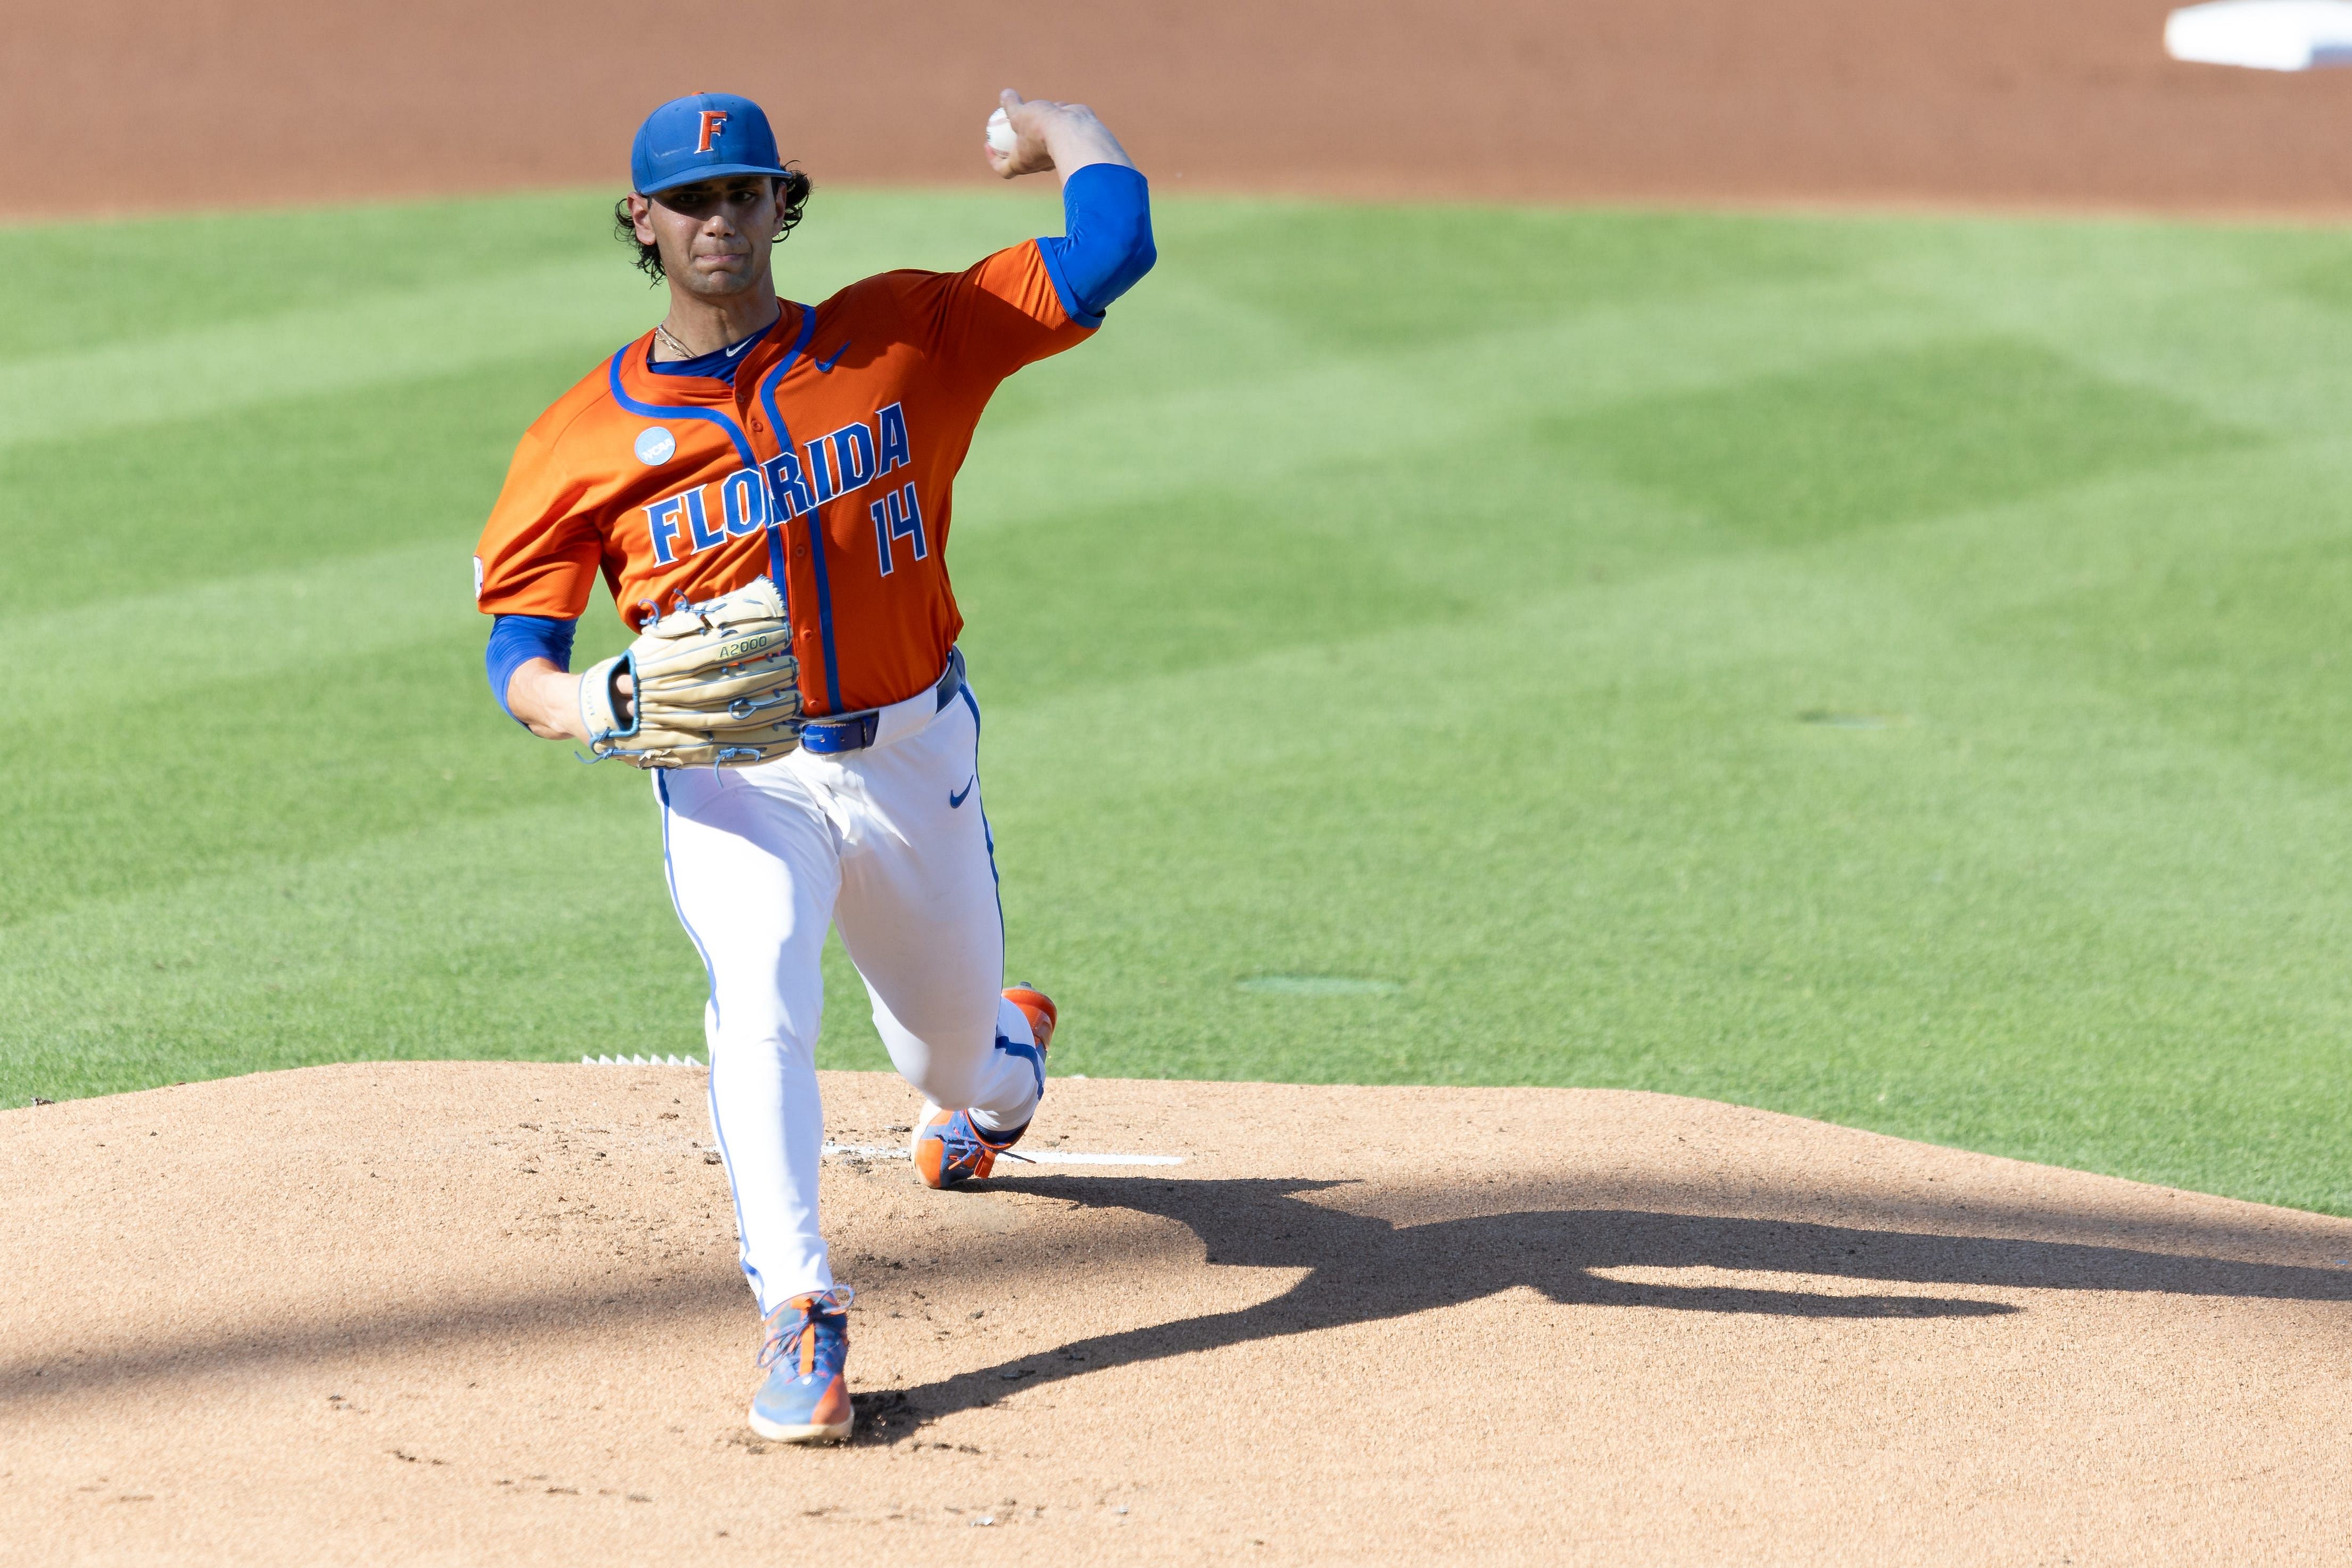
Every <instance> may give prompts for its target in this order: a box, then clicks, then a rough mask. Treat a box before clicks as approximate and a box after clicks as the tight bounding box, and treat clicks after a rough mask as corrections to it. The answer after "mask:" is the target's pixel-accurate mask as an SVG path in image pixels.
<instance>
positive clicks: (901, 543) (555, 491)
mask: <svg viewBox="0 0 2352 1568" xmlns="http://www.w3.org/2000/svg"><path fill="white" fill-rule="evenodd" d="M1098 319H1099V318H1097V320H1098ZM1093 325H1094V322H1093V321H1086V320H1075V319H1072V318H1071V316H1070V315H1069V313H1068V311H1067V310H1066V308H1065V307H1064V305H1063V303H1062V299H1061V297H1060V295H1059V294H1058V293H1057V291H1056V289H1055V285H1054V281H1053V278H1052V277H1051V276H1050V275H1049V273H1048V270H1047V268H1046V267H1045V263H1044V259H1043V257H1042V256H1040V254H1039V252H1038V249H1037V246H1036V245H1035V243H1034V242H1030V243H1024V244H1022V245H1018V246H1013V247H1011V248H1009V249H1006V250H1002V251H999V252H997V253H996V254H995V255H993V256H988V257H987V258H985V259H984V260H982V261H981V262H980V263H979V264H978V265H977V266H974V267H971V268H970V269H968V270H966V271H963V272H960V273H932V272H889V273H883V274H881V275H879V276H878V277H869V278H866V280H864V281H863V282H860V283H856V284H852V285H851V286H850V287H847V288H845V289H843V290H842V291H841V292H840V293H839V294H836V295H835V296H834V297H833V298H830V299H827V300H825V301H824V303H823V304H820V305H816V306H814V307H811V306H805V305H797V304H791V303H787V304H785V305H784V306H783V308H782V314H781V315H780V316H779V317H778V319H777V320H776V322H775V324H774V325H773V326H772V327H770V328H769V329H767V331H766V332H765V333H763V334H762V335H761V336H760V337H759V338H758V339H756V340H753V341H751V342H749V343H747V344H742V345H733V346H730V348H731V350H732V352H731V353H722V354H716V355H705V356H704V357H703V358H702V359H700V360H698V361H692V362H691V370H692V371H694V372H708V373H688V374H678V373H675V371H674V369H673V367H671V366H668V365H664V366H661V367H659V368H658V369H656V368H655V367H652V366H650V365H649V364H648V363H647V356H648V354H649V352H650V350H651V349H652V346H653V341H654V339H653V334H651V333H650V332H649V333H647V334H646V336H645V337H643V338H640V339H638V340H636V341H635V342H633V343H631V344H629V345H628V346H627V347H625V348H624V349H622V350H620V351H619V352H618V353H616V354H614V356H613V357H612V359H611V360H609V361H606V362H605V363H604V365H602V366H599V367H598V368H597V370H596V371H594V372H593V373H592V374H590V375H589V376H587V377H586V378H584V379H583V381H582V382H580V384H579V385H577V386H576V387H574V388H572V391H571V392H568V393H566V394H565V395H564V396H563V397H562V399H560V400H559V401H558V402H556V403H555V405H554V406H553V407H551V408H550V409H549V410H548V411H547V413H545V414H543V415H541V418H540V419H539V421H538V422H537V423H534V424H533V425H532V426H531V427H530V431H529V432H528V433H527V434H525V435H524V437H523V439H522V442H521V444H520V446H519V447H518V448H517V449H516V452H515V457H514V463H513V465H512V467H511V468H510V469H509V472H508V475H507V482H506V486H505V488H504V490H503V491H502V492H501V493H500V494H499V501H498V505H497V507H496V508H495V509H494V510H493V511H492V512H491V514H490V519H489V523H488V527H487V528H485V530H484V532H483V536H482V543H481V548H480V553H479V556H478V561H477V567H476V570H477V572H478V579H479V580H478V592H477V599H478V601H479V604H480V607H481V608H482V609H483V610H484V611H486V612H491V613H494V614H501V615H539V616H552V617H558V618H562V619H575V618H577V617H578V616H579V615H580V614H581V613H582V612H583V611H584V610H586V608H587V606H588V598H589V594H590V591H591V590H592V589H593V585H594V581H595V579H596V577H597V575H598V574H599V573H600V572H601V573H602V574H603V576H604V580H605V582H606V584H607V585H608V586H609V587H610V588H611V590H612V592H613V598H614V602H615V603H616V604H617V605H619V606H620V609H621V614H622V616H623V618H624V619H625V620H626V621H627V622H629V623H630V625H631V626H632V628H636V627H640V626H642V625H643V624H644V623H645V622H646V621H647V620H649V619H651V618H652V617H653V616H654V615H655V614H656V613H658V612H660V611H662V610H667V609H668V608H670V607H671V606H673V605H675V604H676V603H677V601H678V600H679V598H680V597H681V596H683V597H685V598H688V599H697V600H699V599H708V598H709V597H711V596H712V595H714V594H718V593H722V592H725V591H729V590H730V589H735V588H740V587H741V586H742V585H743V584H745V583H747V582H749V581H751V580H752V579H753V578H756V577H758V576H760V575H761V574H762V573H767V574H769V575H772V577H773V578H774V579H775V580H776V581H777V582H779V583H780V584H782V586H783V589H784V594H785V599H786V602H787V603H788V605H789V606H790V609H791V613H792V621H793V635H794V639H795V643H796V644H797V646H796V648H795V652H796V653H798V654H799V656H800V661H801V686H802V692H803V698H804V700H805V703H806V706H807V709H808V711H809V712H810V713H811V714H812V715H816V714H826V713H844V712H852V711H856V710H857V709H861V708H869V707H879V706H885V705H887V704H889V703H894V702H898V701H900V700H902V699H904V698H906V697H907V696H908V695H912V694H913V693H916V692H919V691H920V690H922V689H923V688H924V687H925V686H927V685H929V684H931V683H932V682H933V681H935V680H937V679H938V677H939V674H940V670H941V669H942V668H944V667H945V665H946V664H947V659H948V653H949V651H950V648H951V647H952V646H953V645H954V643H955V639H956V635H957V633H958V632H960V631H961V629H962V624H963V622H962V618H961V615H960V614H959V613H958V612H957V610H956V603H955V595H954V593H953V591H951V590H950V586H949V583H948V575H947V570H946V566H945V562H944V560H943V559H942V558H943V552H944V549H945V547H946V544H947V538H948V529H949V526H950V518H951V517H952V512H953V504H954V496H953V489H954V483H955V475H956V471H957V469H958V468H959V467H960V466H961V465H962V463H963V458H964V454H965V452H966V451H967V450H968V449H969V447H970V445H971V434H972V431H973V428H974V427H975V426H976V425H977V424H978V423H979V421H980V415H981V411H982V409H983V408H984V407H985V406H986V405H987V402H988V399H989V396H990V394H991V393H992V392H994V391H995V390H996V387H997V385H998V383H999V382H1002V381H1003V379H1004V378H1005V377H1006V376H1009V375H1011V374H1012V373H1013V371H1016V370H1018V369H1020V368H1021V367H1022V366H1023V365H1025V364H1028V363H1031V362H1032V361H1036V360H1040V359H1043V358H1045V356H1047V355H1049V354H1053V353H1056V352H1059V351H1060V350H1063V349H1066V348H1068V347H1069V346H1070V345H1072V344H1073V343H1076V342H1077V341H1079V340H1081V339H1083V338H1084V337H1085V336H1086V335H1087V332H1089V331H1090V330H1091V329H1092V327H1093Z"/></svg>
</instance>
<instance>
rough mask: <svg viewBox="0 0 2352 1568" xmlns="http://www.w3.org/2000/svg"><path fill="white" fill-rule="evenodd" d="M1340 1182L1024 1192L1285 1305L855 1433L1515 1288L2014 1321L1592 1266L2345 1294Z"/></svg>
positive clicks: (2202, 1267) (2202, 1261) (2089, 1259)
mask: <svg viewBox="0 0 2352 1568" xmlns="http://www.w3.org/2000/svg"><path fill="white" fill-rule="evenodd" d="M1347 1185H1349V1184H1346V1183H1340V1182H1324V1181H1281V1180H1271V1179H1263V1178H1252V1179H1237V1180H1226V1181H1202V1180H1186V1181H1171V1180H1165V1179H1160V1178H1155V1177H1150V1176H1034V1177H1027V1178H1025V1179H1024V1180H1022V1181H1021V1183H1020V1189H1021V1190H1022V1191H1023V1192H1025V1193H1034V1194H1039V1195H1042V1196H1045V1197H1055V1198H1060V1199H1064V1200H1066V1201H1067V1202H1070V1203H1074V1204H1077V1205H1079V1206H1081V1207H1087V1208H1128V1209H1134V1210H1137V1211H1139V1212H1141V1213H1144V1214H1151V1215H1157V1216H1160V1217H1161V1218H1168V1219H1172V1220H1175V1221H1177V1222H1178V1223H1179V1224H1181V1225H1183V1226H1186V1227H1188V1228H1190V1229H1191V1230H1192V1232H1193V1233H1194V1234H1195V1235H1196V1236H1198V1237H1199V1238H1200V1239H1201V1240H1202V1243H1203V1244H1204V1245H1205V1247H1206V1249H1207V1253H1208V1261H1209V1262H1211V1263H1213V1264H1228V1265H1233V1266H1235V1267H1241V1268H1257V1269H1306V1270H1308V1272H1307V1275H1306V1277H1305V1278H1303V1279H1301V1280H1300V1281H1298V1282H1297V1284H1295V1285H1293V1286H1292V1287H1291V1288H1290V1289H1289V1290H1287V1291H1284V1292H1283V1293H1282V1294H1281V1295H1278V1296H1276V1297H1274V1298H1272V1299H1271V1300H1268V1301H1261V1302H1259V1303H1258V1304H1256V1305H1255V1306H1251V1307H1244V1308H1243V1309H1241V1310H1239V1311H1236V1312H1213V1313H1210V1314H1207V1315H1205V1316H1202V1317H1197V1318H1185V1319H1181V1320H1179V1321H1177V1322H1169V1323H1160V1324H1155V1325H1153V1326H1152V1327H1150V1328H1140V1329H1131V1330H1129V1331H1127V1332H1125V1333H1114V1334H1104V1335H1100V1336H1098V1337H1096V1338H1092V1339H1084V1340H1077V1341H1074V1342H1072V1343H1068V1344H1065V1345H1062V1346H1060V1347H1059V1348H1057V1349H1054V1350H1049V1351H1044V1352H1040V1353H1037V1354H1031V1355H1024V1356H1019V1357H1016V1358H1014V1359H1013V1360H1011V1361H1006V1362H1002V1363H1000V1364H996V1365H994V1366H987V1367H982V1368H979V1369H978V1370H976V1371H972V1372H967V1373H963V1374H961V1375H957V1376H954V1377H949V1378H944V1379H941V1380H940V1381H939V1382H936V1383H928V1384H923V1385H919V1386H916V1387H912V1388H908V1389H904V1390H899V1391H895V1392H888V1393H880V1394H873V1395H861V1396H858V1404H859V1406H860V1411H861V1416H862V1417H863V1418H862V1419H861V1421H860V1425H859V1436H858V1440H859V1441H862V1442H881V1443H893V1442H898V1441H899V1440H901V1439H903V1438H905V1437H908V1436H910V1435H912V1434H913V1433H914V1432H915V1431H916V1430H917V1429H919V1427H921V1426H922V1425H923V1424H924V1423H925V1422H927V1421H929V1420H931V1419H934V1418H936V1417H938V1416H944V1415H949V1414H951V1413H953V1412H955V1411H959V1410H967V1409H971V1408H972V1407H974V1406H984V1405H988V1404H992V1403H993V1402H994V1401H995V1400H996V1399H998V1398H1000V1397H1002V1396H1005V1395H1007V1394H1010V1393H1013V1391H1014V1390H1015V1389H1016V1388H1030V1387H1034V1386H1036V1385H1040V1384H1043V1383H1050V1382H1054V1381H1056V1380H1059V1379H1063V1378H1068V1377H1076V1376H1078V1375H1081V1374H1084V1373H1087V1372H1093V1371H1097V1370H1099V1369H1101V1368H1104V1367H1108V1366H1119V1365H1124V1364H1129V1363H1132V1362H1139V1361H1154V1360H1160V1359H1164V1358H1166V1357H1169V1356H1177V1355H1186V1354H1192V1352H1195V1351H1204V1350H1215V1349H1219V1348H1221V1347H1223V1346H1226V1345H1233V1344H1241V1343H1248V1342H1250V1341H1253V1340H1264V1339H1275V1338H1279V1337H1282V1336H1284V1335H1287V1334H1300V1333H1309V1332H1311V1331H1313V1330H1316V1329H1327V1328H1332V1327H1337V1326H1339V1325H1343V1324H1348V1323H1360V1322H1376V1321H1378V1320H1381V1319H1384V1318H1395V1317H1402V1316H1405V1315H1406V1314H1408V1313H1412V1312H1426V1311H1428V1310H1429V1309H1431V1308H1433V1307H1450V1306H1458V1305H1461V1304H1463V1303H1465V1302H1469V1301H1478V1300H1481V1299H1482V1298H1484V1297H1486V1296H1491V1295H1494V1294H1496V1293H1497V1292H1498V1291H1508V1290H1513V1289H1517V1288H1519V1287H1522V1286H1525V1287H1531V1288H1533V1289H1535V1290H1538V1291H1542V1292H1543V1293H1544V1294H1545V1295H1547V1296H1549V1297H1550V1298H1551V1299H1552V1300H1553V1301H1559V1302H1561V1303H1564V1304H1576V1305H1587V1306H1613V1307H1651V1308H1659V1309H1663V1310H1666V1311H1681V1312H1763V1313H1769V1314H1771V1315H1773V1316H1778V1317H1799V1318H1955V1317H1985V1318H1990V1317H1999V1316H2003V1315H2006V1314H2009V1313H2011V1312H2019V1311H2021V1310H2022V1309H2021V1308H2019V1307H2017V1306H2014V1305H2012V1304H2011V1303H2008V1302H2005V1301H1985V1300H1981V1299H1978V1298H1974V1297H1969V1296H1938V1295H1929V1294H1918V1293H1892V1292H1883V1293H1882V1292H1871V1291H1838V1290H1833V1289H1822V1290H1819V1291H1801V1290H1769V1289H1758V1288H1752V1287H1748V1286H1742V1285H1734V1284H1725V1283H1707V1282H1699V1283H1692V1284H1669V1283H1646V1282H1645V1283H1636V1282H1633V1281H1621V1280H1613V1279H1611V1278H1609V1277H1608V1276H1607V1275H1606V1274H1604V1273H1602V1272H1600V1270H1634V1269H1643V1270H1664V1269H1716V1270H1727V1271H1738V1272H1743V1273H1770V1274H1801V1275H1807V1276H1811V1277H1813V1278H1816V1279H1821V1280H1823V1281H1836V1280H1843V1281H1870V1282H1874V1283H1882V1284H1897V1283H1899V1284H1906V1285H1926V1286H1965V1287H1976V1288H1979V1289H1984V1288H1993V1289H2011V1290H2053V1289H2055V1290H2107V1291H2117V1290H2121V1291H2169V1292H2174V1293H2178V1294H2183V1295H2198V1296H2237V1297H2264V1298H2272V1299H2278V1300H2289V1301H2352V1273H2347V1272H2343V1271H2337V1270H2321V1269H2302V1268H2294V1267H2291V1266H2286V1265H2278V1264H2263V1263H2237V1262H2230V1261H2226V1260H2219V1259H2211V1258H2198V1257H2179V1256H2175V1255H2172V1254H2168V1253H2161V1252H2142V1251H2136V1250H2133V1249H2127V1248H2119V1247H2101V1246H2091V1245H2084V1244H2079V1243H2070V1242H2052V1241H2024V1240H2004V1239H1993V1238H1988V1237H1975V1236H1937V1235H1926V1234H1916V1233H1912V1232H1907V1231H1894V1230H1864V1229H1853V1228H1845V1227H1841V1226H1834V1225H1815V1224H1807V1223H1803V1222H1797V1221H1787V1220H1769V1219H1737V1218H1718V1217H1713V1216H1696V1215H1687V1214H1648V1213H1642V1212H1639V1211H1633V1210H1625V1209H1538V1210H1531V1211H1524V1212H1519V1213H1513V1214H1498V1215H1490V1216H1484V1217H1480V1218H1470V1219H1446V1220H1437V1221H1433V1222H1430V1223H1427V1224H1409V1225H1392V1224H1391V1223H1390V1222H1389V1221H1387V1220H1385V1219H1380V1218H1370V1217H1367V1216H1364V1215H1358V1214H1350V1213H1348V1212H1346V1211H1345V1210H1343V1209H1339V1208H1333V1207H1328V1206H1326V1205H1323V1204H1319V1203H1309V1202H1307V1201H1305V1200H1304V1198H1303V1197H1301V1196H1300V1195H1302V1194H1307V1193H1312V1192H1318V1191H1321V1190H1324V1189H1326V1188H1330V1187H1337V1186H1347Z"/></svg>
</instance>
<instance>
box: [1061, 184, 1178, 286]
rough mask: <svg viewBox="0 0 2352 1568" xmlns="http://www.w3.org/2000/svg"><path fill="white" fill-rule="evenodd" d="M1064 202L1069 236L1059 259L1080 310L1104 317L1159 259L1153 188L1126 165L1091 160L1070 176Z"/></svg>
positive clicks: (1065, 240)
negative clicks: (1153, 223) (1153, 231)
mask: <svg viewBox="0 0 2352 1568" xmlns="http://www.w3.org/2000/svg"><path fill="white" fill-rule="evenodd" d="M1062 200H1063V204H1064V207H1065V209H1066V216H1067V219H1068V228H1069V235H1068V237H1067V238H1066V239H1064V240H1062V241H1061V242H1059V245H1058V246H1057V249H1058V251H1059V256H1058V257H1057V259H1058V260H1059V261H1060V262H1061V263H1062V267H1063V271H1064V273H1065V276H1066V279H1067V282H1068V284H1069V288H1070V293H1071V294H1072V296H1073V297H1074V301H1075V303H1076V306H1077V311H1076V314H1078V315H1081V316H1088V317H1099V316H1100V315H1101V314H1102V312H1103V311H1104V310H1105V309H1107V308H1109V306H1110V304H1111V302H1112V301H1113V300H1115V299H1117V298H1118V297H1119V296H1121V295H1122V294H1125V293H1126V292H1127V291H1128V290H1129V289H1130V288H1132V287H1135V285H1136V283H1137V281H1138V280H1139V279H1140V278H1141V277H1143V275H1144V274H1145V273H1147V272H1150V270H1151V267H1152V264H1153V263H1155V262H1157V261H1158V260H1159V259H1160V250H1159V247H1158V246H1155V245H1154V244H1153V243H1152V239H1151V189H1150V185H1149V183H1146V181H1145V180H1144V178H1143V176H1142V174H1141V173H1139V172H1137V171H1136V170H1134V169H1131V168H1129V167H1128V166H1127V165H1126V164H1123V163H1092V164H1088V165H1087V167H1086V168H1084V169H1080V170H1078V171H1077V172H1076V173H1074V174H1072V175H1071V176H1070V179H1069V183H1067V184H1066V185H1065V186H1064V187H1063V188H1062Z"/></svg>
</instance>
